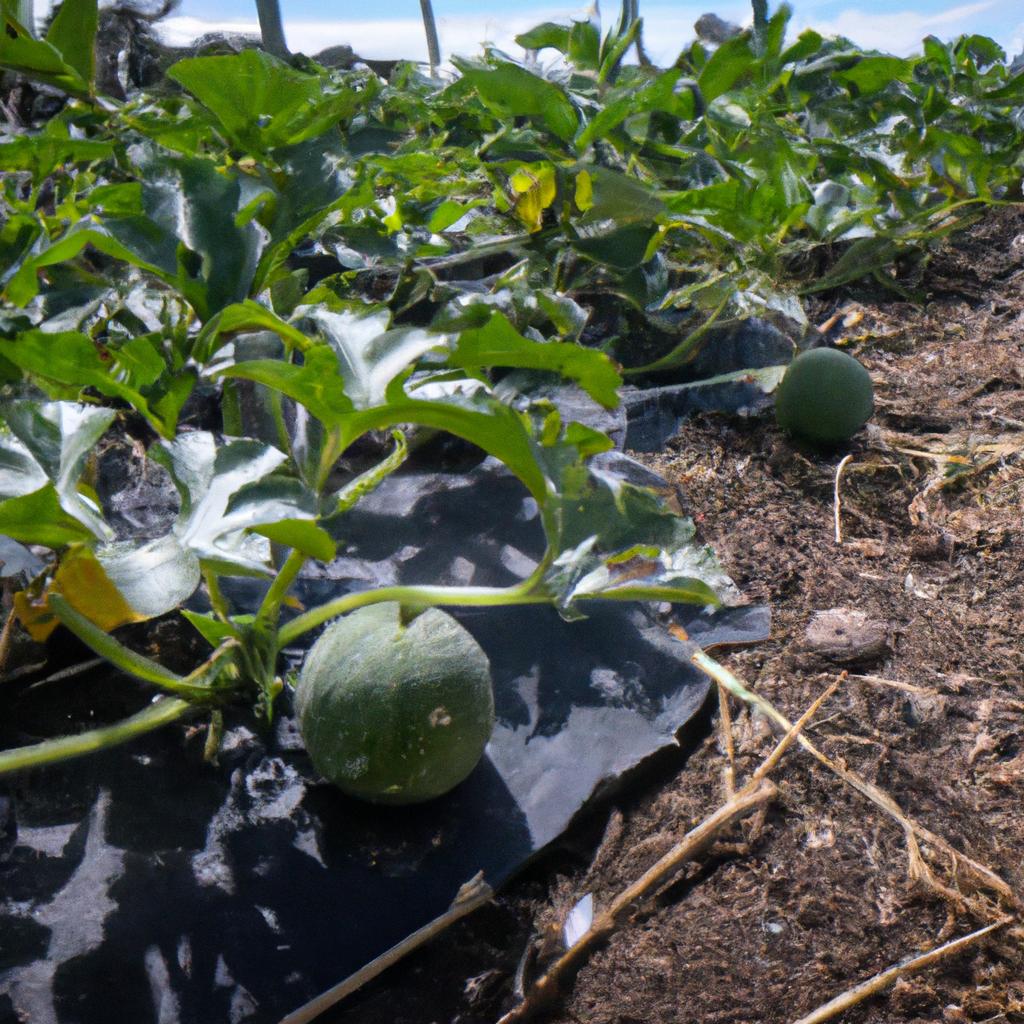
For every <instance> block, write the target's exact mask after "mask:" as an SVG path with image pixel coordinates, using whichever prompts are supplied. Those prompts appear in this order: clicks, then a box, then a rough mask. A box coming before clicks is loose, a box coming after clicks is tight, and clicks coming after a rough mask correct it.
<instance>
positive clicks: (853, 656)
mask: <svg viewBox="0 0 1024 1024" xmlns="http://www.w3.org/2000/svg"><path fill="white" fill-rule="evenodd" d="M804 645H805V647H806V648H807V650H808V651H810V652H812V653H814V654H818V655H820V656H821V657H823V658H828V659H829V660H830V661H835V662H838V663H840V664H845V665H849V664H859V663H864V662H872V661H878V660H880V659H881V658H884V657H885V655H886V654H888V652H889V637H888V634H887V631H886V628H885V625H884V624H883V623H881V622H877V621H875V620H873V619H869V618H868V617H867V615H865V614H864V612H861V611H857V610H856V609H854V608H829V609H827V610H826V611H821V612H815V613H814V616H813V618H812V619H811V621H810V622H809V623H808V625H807V630H806V632H805V633H804Z"/></svg>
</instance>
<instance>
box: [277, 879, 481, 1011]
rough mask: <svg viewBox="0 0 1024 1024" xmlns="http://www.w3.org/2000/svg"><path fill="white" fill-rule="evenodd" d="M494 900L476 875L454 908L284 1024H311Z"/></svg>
mask: <svg viewBox="0 0 1024 1024" xmlns="http://www.w3.org/2000/svg"><path fill="white" fill-rule="evenodd" d="M493 896H494V890H493V889H492V888H491V887H490V886H489V885H488V884H487V882H485V881H484V877H483V872H481V873H480V874H478V875H475V876H474V877H473V878H471V879H470V880H469V881H468V882H464V883H463V884H462V886H461V887H460V889H459V891H458V893H457V894H456V896H455V899H454V900H453V901H452V905H451V906H450V907H449V908H448V910H447V911H446V912H445V913H443V914H442V915H441V916H440V917H436V918H434V920H433V921H431V922H429V923H428V924H425V925H424V926H423V927H422V928H420V929H418V930H417V931H414V932H413V933H412V935H408V936H406V938H404V939H403V940H402V941H401V942H399V943H397V944H396V945H394V946H392V947H391V948H390V949H389V950H386V951H385V952H383V953H381V955H380V956H379V957H377V958H376V959H375V960H371V961H370V962H369V963H368V964H366V965H365V966H364V967H361V968H360V969H359V970H358V971H356V972H355V974H350V975H349V976H348V977H347V978H345V979H344V981H340V982H338V984H337V985H335V986H334V988H329V989H328V990H327V991H326V992H324V993H322V994H321V995H319V996H317V997H316V999H312V1000H310V1001H309V1002H308V1003H306V1004H305V1005H304V1006H300V1007H299V1008H298V1009H297V1010H295V1011H293V1012H292V1013H290V1014H288V1016H287V1017H285V1018H284V1020H282V1021H281V1024H309V1021H311V1020H313V1019H314V1018H316V1017H319V1016H320V1014H322V1013H324V1012H325V1011H326V1010H329V1009H330V1008H331V1007H332V1006H335V1005H336V1004H337V1003H340V1002H341V1001H342V1000H343V999H345V998H346V997H347V996H350V995H351V994H352V993H353V992H355V991H356V990H357V989H360V988H362V987H363V985H365V984H366V983H367V982H369V981H372V980H373V979H374V978H376V977H377V975H378V974H383V973H384V971H386V970H387V969H388V968H389V967H391V966H392V965H393V964H396V963H398V961H399V960H401V959H402V957H404V956H407V955H408V954H409V953H411V952H412V951H413V950H414V949H418V948H419V947H420V946H422V945H423V944H424V943H426V942H429V941H430V940H431V939H432V938H434V936H435V935H439V934H440V933H441V932H443V931H444V930H445V929H446V928H448V927H449V926H450V925H452V924H454V923H455V922H456V921H458V920H459V918H461V917H465V916H466V915H467V914H470V913H472V912H473V911H474V910H476V909H477V908H478V907H482V906H483V905H484V904H485V903H489V902H490V901H491V899H492V898H493Z"/></svg>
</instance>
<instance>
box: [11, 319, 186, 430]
mask: <svg viewBox="0 0 1024 1024" xmlns="http://www.w3.org/2000/svg"><path fill="white" fill-rule="evenodd" d="M150 351H152V349H150ZM0 354H2V355H3V357H4V358H5V359H7V360H8V361H9V362H11V363H14V365H15V366H18V367H20V368H21V369H22V370H24V371H25V372H26V373H31V374H32V375H33V376H35V377H36V378H38V380H39V383H40V385H41V386H42V387H43V388H44V389H45V390H47V391H50V392H51V393H54V392H56V393H58V394H66V393H67V392H68V391H69V390H70V391H72V392H78V391H80V390H81V389H82V388H88V387H92V388H95V389H96V390H97V391H99V392H100V393H101V394H104V395H109V396H110V397H111V398H121V399H123V400H124V401H126V402H127V403H128V404H129V405H131V406H132V408H134V409H136V410H137V411H138V412H140V413H141V414H142V415H143V416H145V418H146V419H147V420H149V422H150V423H151V424H152V425H153V427H154V428H155V429H156V430H157V431H158V432H159V433H160V434H162V435H163V436H164V437H173V436H174V422H173V420H172V421H171V422H167V420H166V419H165V417H164V416H163V415H161V414H160V413H159V412H158V411H156V410H154V409H153V408H151V407H150V404H149V402H148V400H147V399H146V398H145V397H144V396H143V395H142V394H141V393H140V392H139V391H137V390H136V389H135V388H133V387H131V386H130V385H128V384H125V383H122V382H121V381H120V380H119V379H118V378H117V377H116V376H115V375H114V373H113V372H112V371H113V366H112V362H113V361H114V359H115V355H116V354H111V353H110V352H108V351H107V350H105V349H104V348H103V347H102V346H98V345H96V344H94V343H93V342H92V341H90V339H89V338H88V337H86V336H85V335H84V334H78V333H77V332H73V331H67V332H61V333H59V334H51V333H47V332H45V331H40V330H35V331H25V332H24V333H23V334H20V335H18V337H17V338H16V339H15V340H14V341H8V342H4V341H0ZM141 355H142V353H141V349H140V348H139V347H138V346H136V347H128V348H127V350H126V352H125V360H126V362H127V363H129V364H130V363H131V362H132V361H133V357H134V361H135V362H136V365H138V359H139V358H140V357H141ZM147 358H148V357H147ZM162 368H163V366H162V364H161V369H162ZM150 369H151V370H152V367H151V368H150ZM146 375H147V374H146V373H144V374H143V377H144V378H145V376H146ZM111 415H113V414H111Z"/></svg>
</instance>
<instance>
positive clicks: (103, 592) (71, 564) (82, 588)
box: [14, 545, 146, 643]
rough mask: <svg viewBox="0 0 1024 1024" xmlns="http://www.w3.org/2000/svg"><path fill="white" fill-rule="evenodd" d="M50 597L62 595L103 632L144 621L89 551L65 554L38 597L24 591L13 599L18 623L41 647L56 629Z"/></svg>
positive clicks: (78, 547) (80, 548) (78, 548)
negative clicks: (54, 594) (56, 594)
mask: <svg viewBox="0 0 1024 1024" xmlns="http://www.w3.org/2000/svg"><path fill="white" fill-rule="evenodd" d="M52 593H59V594H61V595H63V597H64V598H65V599H66V600H67V602H68V604H70V605H71V606H72V607H73V608H74V609H75V610H76V611H77V612H80V613H81V614H82V615H84V616H85V617H86V618H87V619H89V620H90V621H91V622H93V623H95V624H96V625H97V626H99V628H100V629H102V630H105V631H109V630H112V629H116V628H117V627H118V626H124V625H126V624H127V623H129V622H141V621H143V619H145V618H146V616H145V615H140V614H139V613H138V612H137V611H135V609H133V608H132V607H131V605H129V604H128V602H127V601H126V600H125V599H124V597H123V596H122V595H121V592H120V591H119V590H118V589H117V587H115V586H114V584H113V583H111V581H110V577H109V576H107V574H106V573H105V572H104V571H103V566H101V565H100V563H99V562H98V561H97V560H96V556H95V555H94V554H93V553H92V551H90V550H89V549H88V548H87V547H84V546H81V545H76V546H74V547H72V548H70V549H69V550H68V552H67V553H66V554H65V556H64V557H63V558H62V559H61V563H60V565H59V566H58V568H57V572H56V573H55V575H54V577H53V579H52V580H51V581H50V583H49V584H48V586H47V587H46V589H45V590H44V591H43V592H42V594H41V595H37V596H32V595H31V594H29V593H28V592H26V591H21V592H20V593H17V594H15V595H14V610H15V613H16V614H17V616H18V619H19V621H20V622H21V624H22V626H24V627H25V630H26V632H28V634H29V636H31V637H32V639H33V640H35V641H37V642H40V643H41V642H42V641H44V640H46V638H47V637H48V636H49V635H50V634H51V633H52V632H53V631H54V630H55V629H56V628H57V626H58V625H59V620H58V619H57V616H56V615H55V614H54V613H53V611H52V610H51V608H50V603H49V597H50V594H52Z"/></svg>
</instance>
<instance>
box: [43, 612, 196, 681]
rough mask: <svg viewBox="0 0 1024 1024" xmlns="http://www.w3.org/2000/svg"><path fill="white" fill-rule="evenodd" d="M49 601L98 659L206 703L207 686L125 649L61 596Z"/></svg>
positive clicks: (62, 620) (63, 621) (137, 677)
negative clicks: (103, 659) (191, 680)
mask: <svg viewBox="0 0 1024 1024" xmlns="http://www.w3.org/2000/svg"><path fill="white" fill-rule="evenodd" d="M49 602H50V607H51V608H52V609H53V610H54V612H55V613H56V615H57V618H59V619H60V621H61V623H62V624H63V625H64V626H66V627H67V628H68V629H70V630H71V632H72V633H74V634H75V636H77V637H78V639H79V640H81V641H82V643H84V644H85V645H86V646H87V647H89V648H90V649H91V650H93V651H95V652H96V653H97V654H98V655H99V656H100V657H101V658H105V659H106V660H107V661H109V662H110V663H111V664H112V665H113V666H114V667H115V668H119V669H121V670H122V671H123V672H127V673H128V674H129V675H131V676H135V678H136V679H142V680H144V681H145V682H147V683H153V684H155V685H156V686H159V687H162V688H163V689H165V690H169V691H170V692H171V693H176V694H178V696H180V697H190V698H192V699H194V700H209V698H210V696H211V694H210V689H209V687H207V686H203V685H201V684H196V683H190V682H189V681H188V680H187V679H185V678H183V677H182V676H179V675H175V673H173V672H171V671H169V670H168V669H166V668H164V667H163V665H161V664H159V663H158V662H155V661H152V660H150V659H149V658H146V657H144V656H143V655H141V654H137V653H136V652H135V651H133V650H130V649H129V648H127V647H125V646H124V644H122V643H120V642H119V641H117V640H115V639H114V638H113V637H112V636H111V635H110V634H109V633H105V632H104V631H103V630H102V629H100V628H99V626H97V625H96V624H95V623H94V622H92V621H90V620H89V619H87V618H86V617H85V616H84V615H83V614H82V613H81V612H79V611H77V610H76V609H75V608H73V607H72V606H71V604H69V603H68V601H67V599H66V598H64V597H62V596H61V595H60V594H51V595H50V597H49Z"/></svg>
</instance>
